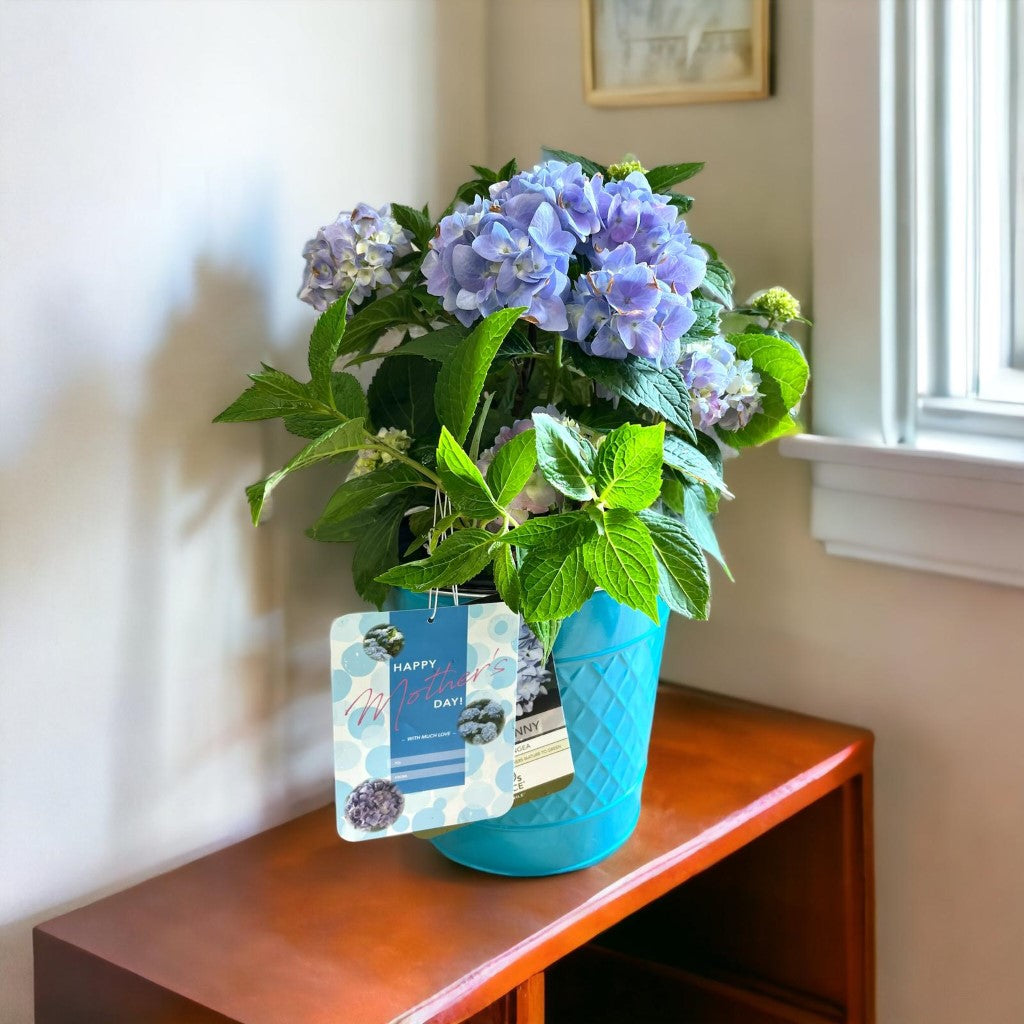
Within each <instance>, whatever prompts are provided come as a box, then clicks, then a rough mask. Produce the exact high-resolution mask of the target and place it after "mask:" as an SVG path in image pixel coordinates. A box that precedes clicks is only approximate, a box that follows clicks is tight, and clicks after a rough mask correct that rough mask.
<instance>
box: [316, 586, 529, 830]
mask: <svg viewBox="0 0 1024 1024" xmlns="http://www.w3.org/2000/svg"><path fill="white" fill-rule="evenodd" d="M518 637H519V616H518V615H516V614H515V612H513V611H511V610H510V609H509V608H508V607H507V606H506V605H504V604H470V605H462V606H460V607H457V608H437V609H435V610H434V611H433V613H431V612H429V611H428V610H427V609H415V610H411V611H391V612H359V613H356V614H352V615H343V616H342V617H341V618H339V619H335V620H334V622H333V624H332V625H331V691H332V699H333V703H334V778H335V801H336V804H337V813H338V834H339V835H340V836H341V837H342V839H348V840H354V841H358V840H363V839H379V838H382V837H384V836H393V835H402V834H405V833H409V832H413V831H417V832H418V831H422V830H426V829H435V828H443V827H445V826H451V825H457V824H465V823H467V822H471V821H480V820H483V819H485V818H494V817H498V816H499V815H502V814H504V813H505V812H506V811H507V810H508V809H509V808H510V807H511V806H512V799H513V790H514V788H515V771H514V764H513V756H514V747H515V733H516V717H515V714H516V675H517V673H516V666H517V645H518Z"/></svg>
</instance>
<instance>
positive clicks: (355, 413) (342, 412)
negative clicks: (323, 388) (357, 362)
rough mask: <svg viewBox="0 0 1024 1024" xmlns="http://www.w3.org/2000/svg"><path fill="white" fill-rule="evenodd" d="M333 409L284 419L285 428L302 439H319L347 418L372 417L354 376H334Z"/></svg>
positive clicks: (335, 374) (332, 382) (337, 373)
mask: <svg viewBox="0 0 1024 1024" xmlns="http://www.w3.org/2000/svg"><path fill="white" fill-rule="evenodd" d="M331 387H332V389H333V391H334V408H335V409H336V410H337V411H336V412H335V411H333V410H332V411H329V412H298V413H293V414H291V415H289V416H286V417H285V420H284V425H285V427H286V428H287V430H288V431H289V432H290V433H292V434H298V436H299V437H319V436H320V435H321V434H323V433H326V432H327V431H328V430H330V429H331V427H336V426H337V425H338V423H339V422H340V421H342V420H345V419H366V418H367V416H368V415H369V412H368V409H367V405H366V395H364V394H363V387H362V385H361V384H360V383H359V381H358V380H356V378H355V377H353V376H352V374H351V373H343V372H341V371H338V370H336V371H335V372H334V373H332V374H331Z"/></svg>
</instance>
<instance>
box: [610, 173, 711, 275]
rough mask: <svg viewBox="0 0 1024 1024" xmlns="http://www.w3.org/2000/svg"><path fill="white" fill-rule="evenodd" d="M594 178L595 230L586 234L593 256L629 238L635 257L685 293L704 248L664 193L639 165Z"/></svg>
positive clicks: (702, 266)
mask: <svg viewBox="0 0 1024 1024" xmlns="http://www.w3.org/2000/svg"><path fill="white" fill-rule="evenodd" d="M595 181H596V186H597V187H596V189H595V192H596V198H597V208H598V213H599V215H600V218H601V228H600V230H598V231H596V232H594V234H593V235H592V236H591V238H590V246H591V249H592V252H593V254H594V256H595V257H599V256H600V255H601V254H602V253H606V252H609V251H611V250H613V249H615V248H617V247H618V246H620V245H623V244H625V243H628V244H629V245H631V246H632V247H633V249H634V251H635V252H636V259H637V262H643V263H648V264H650V265H651V266H652V267H653V268H654V272H655V276H656V277H657V278H658V280H659V281H661V282H663V283H664V284H666V285H668V286H669V287H670V288H671V289H672V290H673V291H675V292H677V293H679V294H681V295H685V294H686V293H687V292H692V291H693V290H694V288H696V287H697V286H698V285H699V284H700V283H701V281H703V280H704V274H705V272H706V270H707V259H708V255H707V253H706V252H705V251H704V250H703V249H702V248H701V247H700V246H699V245H697V244H696V243H695V242H694V241H693V239H692V238H691V237H690V233H689V231H688V230H687V228H686V224H685V222H684V221H682V220H680V219H679V211H678V210H677V209H676V208H675V207H674V206H672V205H671V204H670V203H669V201H668V196H663V195H656V194H655V193H653V192H652V191H651V186H650V185H649V184H648V182H647V178H646V177H644V175H643V174H641V173H640V172H639V171H634V172H633V173H632V174H630V175H629V176H628V177H626V178H624V179H622V180H621V181H610V182H608V184H604V183H603V182H601V181H600V180H599V179H595Z"/></svg>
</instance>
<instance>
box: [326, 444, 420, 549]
mask: <svg viewBox="0 0 1024 1024" xmlns="http://www.w3.org/2000/svg"><path fill="white" fill-rule="evenodd" d="M425 484H426V481H425V480H424V479H423V477H422V475H421V474H419V473H417V472H416V470H414V469H413V468H412V467H411V466H407V465H405V463H403V462H389V463H387V464H386V465H383V466H381V467H380V468H379V469H375V470H373V472H371V473H366V474H364V475H363V476H356V477H353V478H352V479H351V480H346V481H345V482H344V483H343V484H342V485H341V486H340V487H338V489H337V490H336V491H335V492H334V493H333V494H332V495H331V497H330V498H329V499H328V501H327V505H326V506H325V507H324V510H323V512H322V513H321V515H320V518H319V519H318V520H317V522H316V524H315V525H314V526H313V527H312V536H313V538H314V539H315V540H319V539H320V532H321V531H326V530H327V529H328V528H329V527H332V526H334V525H336V524H339V523H342V522H344V521H345V520H346V519H350V518H351V517H352V516H354V515H358V514H359V513H362V512H363V511H365V510H366V509H368V508H370V507H372V506H373V505H374V504H375V503H377V502H379V501H380V499H381V498H385V497H388V496H389V495H392V494H397V493H398V492H399V491H406V490H408V489H409V488H410V487H421V486H424V485H425Z"/></svg>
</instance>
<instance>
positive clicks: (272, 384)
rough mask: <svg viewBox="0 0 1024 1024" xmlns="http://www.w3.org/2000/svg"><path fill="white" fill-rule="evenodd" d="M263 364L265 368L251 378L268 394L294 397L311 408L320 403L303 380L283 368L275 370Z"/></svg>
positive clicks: (251, 374) (250, 376) (250, 377)
mask: <svg viewBox="0 0 1024 1024" xmlns="http://www.w3.org/2000/svg"><path fill="white" fill-rule="evenodd" d="M262 365H263V369H262V370H261V371H260V372H259V373H250V374H249V380H251V381H252V382H253V383H255V384H259V385H260V386H261V387H262V388H263V389H264V390H265V391H266V392H267V393H268V394H276V395H280V396H281V397H282V398H293V399H295V400H296V401H298V402H302V403H304V404H306V405H309V406H310V407H311V408H313V407H315V406H317V405H318V404H319V400H318V399H317V398H316V396H315V395H313V394H312V393H311V392H310V390H309V385H308V384H303V383H302V381H300V380H296V379H295V378H294V377H292V376H291V375H290V374H287V373H285V372H284V371H283V370H275V369H274V368H273V367H272V366H267V364H266V363H263V364H262Z"/></svg>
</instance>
